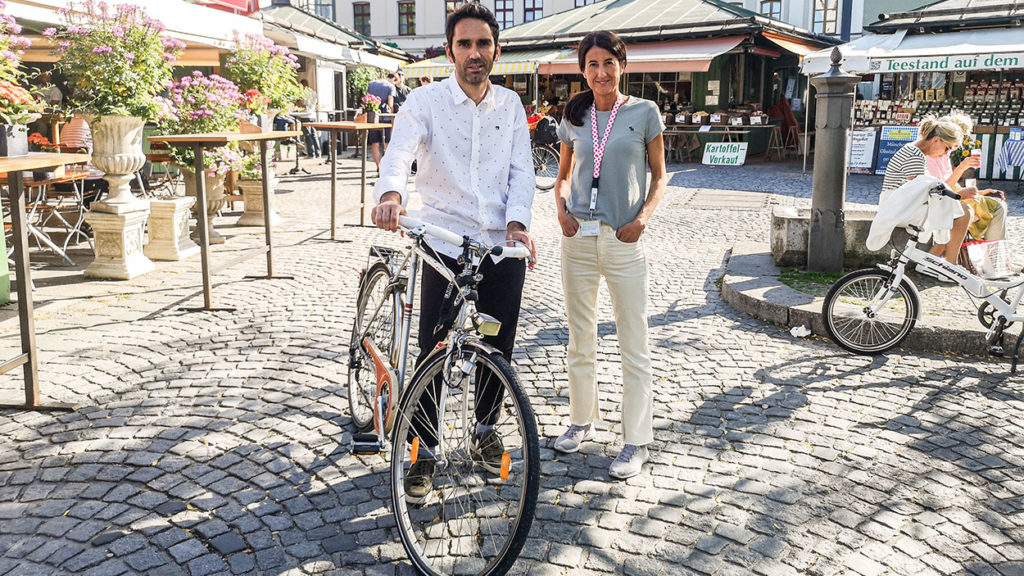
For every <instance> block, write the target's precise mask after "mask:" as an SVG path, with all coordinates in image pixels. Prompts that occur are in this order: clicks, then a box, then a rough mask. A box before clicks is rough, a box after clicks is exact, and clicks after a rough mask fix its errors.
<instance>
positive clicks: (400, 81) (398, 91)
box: [395, 70, 412, 113]
mask: <svg viewBox="0 0 1024 576" xmlns="http://www.w3.org/2000/svg"><path fill="white" fill-rule="evenodd" d="M395 76H396V78H395V113H397V112H398V111H399V110H401V109H402V104H405V100H406V99H407V98H408V97H409V91H411V90H412V88H409V87H408V86H406V85H405V72H402V71H401V70H399V71H398V72H396V73H395Z"/></svg>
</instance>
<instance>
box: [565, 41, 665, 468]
mask: <svg viewBox="0 0 1024 576" xmlns="http://www.w3.org/2000/svg"><path fill="white" fill-rule="evenodd" d="M579 65H580V70H581V71H582V72H583V75H584V77H585V78H586V80H587V85H588V86H589V87H590V90H589V91H585V92H583V93H581V94H579V95H577V96H575V97H574V98H573V99H572V100H570V101H569V103H568V104H567V105H566V109H565V118H564V119H563V120H562V122H561V124H559V127H558V137H559V139H560V140H561V141H562V145H561V159H560V162H559V166H558V179H557V180H556V182H555V191H556V194H555V200H556V202H557V210H558V223H559V225H560V226H561V228H562V234H563V236H564V237H563V238H562V286H563V288H564V290H565V300H566V310H567V312H568V319H569V351H568V362H567V364H568V372H569V406H570V426H569V429H568V430H567V431H566V432H565V433H564V434H562V435H561V436H559V438H558V439H557V440H556V441H555V443H554V448H555V449H556V450H558V451H560V452H567V453H571V452H576V451H577V450H579V447H580V444H581V443H582V442H584V441H586V440H590V439H592V438H593V437H594V430H593V426H594V420H595V419H597V417H598V398H597V381H596V367H597V289H598V284H599V282H600V279H601V276H604V278H605V282H606V283H607V285H608V291H609V292H610V293H611V298H612V307H613V310H614V312H615V325H616V330H617V332H618V338H619V346H620V349H621V354H622V378H623V382H622V386H623V393H622V428H623V435H624V440H625V447H624V448H623V449H622V451H621V452H620V453H619V455H618V457H617V458H615V460H614V461H613V462H612V464H611V468H610V469H609V474H610V475H611V476H612V477H614V478H620V479H621V478H629V477H631V476H635V475H637V474H639V473H640V471H641V468H642V467H643V463H644V462H646V461H647V456H648V454H647V444H649V443H650V442H651V441H652V440H653V439H654V432H653V424H652V419H653V411H654V408H653V393H652V391H651V383H652V371H651V356H650V350H649V347H648V342H647V261H646V258H645V256H644V246H643V233H644V229H645V228H646V226H647V223H648V221H649V220H650V218H651V214H652V213H653V212H654V209H655V208H656V207H657V206H658V202H659V201H661V197H662V195H663V194H664V193H665V186H666V184H667V178H666V175H665V151H664V144H663V142H662V136H661V133H662V131H664V129H665V126H664V124H663V123H662V118H661V114H660V113H659V111H658V107H657V105H656V104H655V103H654V102H651V101H649V100H643V99H641V98H636V97H632V96H625V95H623V94H621V93H620V92H619V90H618V86H619V79H620V77H621V75H622V73H623V72H624V71H625V68H626V45H625V44H624V43H623V42H622V40H620V39H619V37H618V36H616V35H615V34H613V33H611V32H604V31H599V32H592V33H590V34H588V35H587V36H586V37H585V38H584V39H583V41H582V42H581V43H580V47H579ZM592 127H593V129H592ZM595 163H596V168H595ZM648 166H650V170H651V182H650V186H649V187H647V190H646V194H645V191H644V188H645V183H646V181H647V168H648Z"/></svg>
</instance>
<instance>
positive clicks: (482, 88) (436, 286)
mask: <svg viewBox="0 0 1024 576" xmlns="http://www.w3.org/2000/svg"><path fill="white" fill-rule="evenodd" d="M445 33H446V35H447V37H448V45H447V47H446V51H447V54H448V58H449V60H451V61H452V62H454V64H455V77H454V78H448V79H446V80H444V81H442V82H435V83H433V84H430V85H428V86H424V87H421V88H419V89H417V90H414V91H412V92H411V93H410V94H409V99H408V100H407V101H406V103H405V106H404V107H403V108H402V111H401V113H400V114H399V116H398V119H397V121H396V122H395V134H394V139H393V140H392V142H391V147H390V149H389V152H388V154H387V155H386V156H385V157H384V161H383V163H382V164H381V178H380V180H379V181H378V182H377V185H376V186H375V187H374V196H375V197H376V199H377V202H378V204H377V206H376V207H375V208H374V209H373V213H372V218H373V222H374V224H376V225H377V226H378V227H380V228H383V229H385V230H391V231H394V230H396V228H397V227H398V216H399V215H400V214H404V213H405V208H404V206H405V204H406V202H407V200H408V197H407V193H406V185H407V183H408V178H409V169H410V166H411V165H412V162H413V160H418V161H419V171H418V172H417V174H416V190H417V192H419V194H420V196H421V197H422V200H423V211H422V213H421V218H422V220H423V221H425V222H428V223H430V224H434V225H437V226H441V227H443V228H447V229H449V230H451V231H453V232H455V233H457V234H460V235H466V236H469V237H471V238H474V239H477V240H480V241H482V242H485V243H489V244H500V243H502V242H503V241H519V242H522V243H524V244H526V245H527V246H528V247H529V248H530V250H531V251H533V252H534V253H535V254H536V250H535V248H534V245H533V238H532V237H531V236H530V234H529V233H528V232H527V228H528V226H529V224H530V208H531V206H532V204H533V191H534V172H533V161H532V159H531V156H530V134H529V129H528V127H527V125H526V115H525V112H524V111H523V106H522V104H521V103H520V100H519V96H518V95H516V93H515V92H512V91H510V90H506V89H504V88H498V87H495V86H491V84H490V82H489V81H488V79H487V76H488V74H489V73H490V71H491V68H492V66H493V65H494V60H495V58H497V57H498V54H499V53H500V48H499V46H498V22H497V21H496V20H495V18H494V15H493V14H491V12H490V10H488V9H487V8H485V7H483V6H481V5H480V4H477V3H476V2H472V3H467V4H464V5H462V6H461V7H459V8H458V9H457V10H455V11H454V12H452V14H451V15H449V16H448V21H447V24H446V26H445ZM432 246H433V247H434V249H436V250H437V251H438V252H439V253H440V254H441V256H442V259H443V260H444V261H445V264H446V265H447V266H448V267H449V268H451V269H453V270H455V269H457V264H456V257H457V256H459V254H460V252H461V251H460V249H459V248H458V247H455V246H451V245H448V244H445V243H443V242H434V243H432ZM480 272H481V273H482V274H483V277H484V279H483V282H481V284H480V286H479V290H478V294H479V299H478V301H477V308H478V309H479V310H480V311H481V312H483V313H486V314H490V315H491V316H494V317H495V318H497V319H498V320H499V321H501V331H500V332H499V333H498V335H497V336H495V337H488V338H485V339H484V341H485V342H487V343H488V344H490V345H492V346H494V347H495V348H496V349H498V350H499V351H500V352H501V354H502V355H504V357H505V358H506V359H508V360H509V361H511V359H512V349H513V346H514V343H515V334H516V327H517V324H518V322H519V305H520V300H521V298H522V293H523V280H524V279H525V276H526V264H525V263H524V262H523V261H522V260H514V259H509V258H505V259H501V260H499V261H498V262H495V261H494V259H492V258H487V259H485V260H484V262H483V263H482V264H481V266H480ZM420 286H421V287H420V311H421V316H420V320H419V349H420V351H421V352H420V357H419V358H418V359H417V363H419V362H422V361H423V359H424V358H425V357H426V356H427V355H428V354H429V353H430V351H431V350H433V349H434V346H435V345H436V344H437V342H438V341H439V339H440V338H441V337H442V336H444V334H436V335H435V334H434V327H435V326H436V325H437V324H438V320H439V316H440V309H441V308H442V303H443V302H444V292H445V289H446V288H447V287H448V286H447V281H445V280H444V278H443V277H442V276H441V275H440V274H438V273H437V272H436V271H435V270H434V269H432V268H431V267H429V266H424V267H423V273H422V279H421V284H420ZM480 396H483V394H478V401H480V402H489V403H493V402H494V401H495V400H496V399H495V398H493V397H491V398H480ZM473 445H474V452H475V455H476V456H477V458H478V460H481V461H482V462H483V466H484V468H487V469H488V470H494V469H496V468H497V467H498V466H500V459H501V455H502V453H503V452H504V447H503V446H502V443H501V439H500V436H499V434H498V433H497V431H496V430H494V429H493V427H492V426H488V425H487V424H486V423H482V422H481V423H478V424H477V428H476V432H475V433H474V434H473ZM429 448H432V446H429V443H428V449H423V448H421V453H420V456H419V458H418V459H417V462H416V464H414V465H413V466H412V468H410V470H409V474H408V475H407V476H406V481H405V493H406V498H407V499H408V500H409V501H410V502H413V503H419V502H422V501H424V500H425V499H426V498H427V496H428V495H429V493H430V491H431V488H432V481H433V473H434V459H433V453H432V450H430V449H429Z"/></svg>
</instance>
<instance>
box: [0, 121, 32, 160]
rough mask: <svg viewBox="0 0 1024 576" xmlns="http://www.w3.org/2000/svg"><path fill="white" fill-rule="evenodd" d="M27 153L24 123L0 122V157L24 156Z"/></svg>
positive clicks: (26, 130)
mask: <svg viewBox="0 0 1024 576" xmlns="http://www.w3.org/2000/svg"><path fill="white" fill-rule="evenodd" d="M27 154H28V126H26V125H25V124H0V157H5V158H9V157H14V156H25V155H27Z"/></svg>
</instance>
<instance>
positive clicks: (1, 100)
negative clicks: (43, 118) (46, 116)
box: [0, 0, 43, 156]
mask: <svg viewBox="0 0 1024 576" xmlns="http://www.w3.org/2000/svg"><path fill="white" fill-rule="evenodd" d="M5 7H6V4H5V3H4V1H3V0H0V156H24V155H25V154H28V128H27V126H26V125H27V124H29V123H31V122H35V121H36V120H37V119H39V113H40V112H42V111H43V104H42V103H41V102H38V101H37V100H36V99H35V98H34V97H33V96H32V95H31V94H30V93H29V92H28V90H26V89H25V88H23V87H21V86H20V85H19V82H20V81H21V80H22V78H23V77H24V74H23V73H22V72H21V70H20V69H19V68H18V64H19V63H20V62H21V57H22V56H23V55H24V54H25V49H26V48H28V47H29V46H31V45H32V43H31V42H30V41H29V40H28V39H27V38H25V37H24V36H19V34H21V26H19V25H18V23H17V22H15V20H14V17H13V16H9V15H7V14H3V10H4V8H5Z"/></svg>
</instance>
